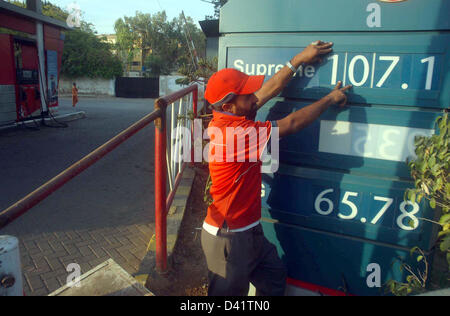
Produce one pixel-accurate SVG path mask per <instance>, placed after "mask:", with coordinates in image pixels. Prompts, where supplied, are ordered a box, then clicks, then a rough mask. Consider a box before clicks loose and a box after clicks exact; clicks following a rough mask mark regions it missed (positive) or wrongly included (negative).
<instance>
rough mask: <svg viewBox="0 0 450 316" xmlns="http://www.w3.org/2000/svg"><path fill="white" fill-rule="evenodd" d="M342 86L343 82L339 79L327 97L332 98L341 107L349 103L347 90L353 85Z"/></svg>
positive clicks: (333, 102)
mask: <svg viewBox="0 0 450 316" xmlns="http://www.w3.org/2000/svg"><path fill="white" fill-rule="evenodd" d="M341 87H342V82H341V81H339V82H338V83H337V85H336V87H334V89H333V91H331V92H330V93H329V94H328V95H327V97H328V98H330V100H331V102H332V104H337V105H339V106H340V107H344V106H345V105H346V104H347V95H346V94H345V92H346V91H347V90H348V89H350V88H351V87H352V85H348V86H345V87H343V88H341Z"/></svg>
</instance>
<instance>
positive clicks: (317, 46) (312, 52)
mask: <svg viewBox="0 0 450 316" xmlns="http://www.w3.org/2000/svg"><path fill="white" fill-rule="evenodd" d="M332 46H333V43H331V42H330V43H324V42H322V41H317V42H313V43H311V44H309V45H308V47H306V48H305V49H304V50H303V51H302V52H301V53H300V54H297V55H296V56H295V57H294V58H292V61H291V63H292V65H294V66H295V67H299V66H300V65H301V64H302V63H306V64H314V63H317V62H321V61H322V56H323V55H326V54H328V53H331V52H332V51H333V49H332V48H331V47H332Z"/></svg>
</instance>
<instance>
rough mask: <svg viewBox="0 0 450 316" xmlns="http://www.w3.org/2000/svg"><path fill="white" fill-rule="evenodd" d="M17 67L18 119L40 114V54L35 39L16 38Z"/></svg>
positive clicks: (15, 59) (15, 54) (15, 58)
mask: <svg viewBox="0 0 450 316" xmlns="http://www.w3.org/2000/svg"><path fill="white" fill-rule="evenodd" d="M14 61H15V68H16V93H17V108H16V109H17V120H18V121H20V120H23V119H25V118H29V117H32V116H36V115H39V114H40V110H41V96H40V89H39V75H38V54H37V48H36V44H35V43H34V41H31V40H28V39H18V38H15V39H14Z"/></svg>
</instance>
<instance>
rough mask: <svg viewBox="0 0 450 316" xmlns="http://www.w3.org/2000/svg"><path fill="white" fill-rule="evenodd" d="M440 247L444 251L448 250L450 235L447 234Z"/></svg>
mask: <svg viewBox="0 0 450 316" xmlns="http://www.w3.org/2000/svg"><path fill="white" fill-rule="evenodd" d="M439 248H440V249H441V251H443V252H447V251H448V250H449V249H450V235H447V236H446V237H445V238H444V240H442V242H441V244H440V246H439Z"/></svg>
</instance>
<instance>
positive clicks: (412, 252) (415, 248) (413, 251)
mask: <svg viewBox="0 0 450 316" xmlns="http://www.w3.org/2000/svg"><path fill="white" fill-rule="evenodd" d="M418 249H420V248H419V247H417V246H416V247H413V248H411V250H410V251H409V255H410V256H412V255H413V254H414V253H415V252H416V251H417V250H418Z"/></svg>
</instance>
